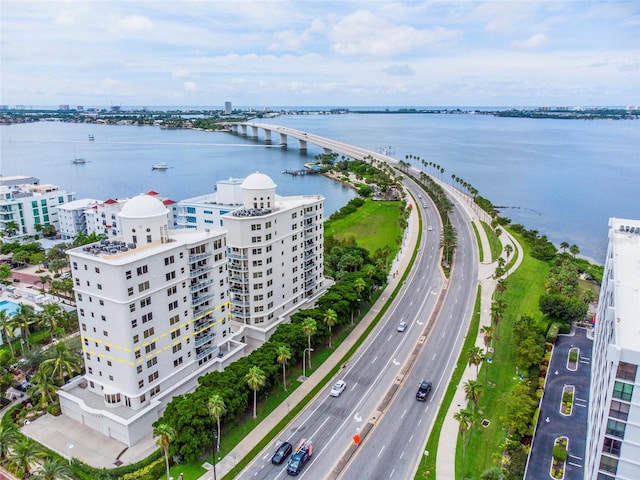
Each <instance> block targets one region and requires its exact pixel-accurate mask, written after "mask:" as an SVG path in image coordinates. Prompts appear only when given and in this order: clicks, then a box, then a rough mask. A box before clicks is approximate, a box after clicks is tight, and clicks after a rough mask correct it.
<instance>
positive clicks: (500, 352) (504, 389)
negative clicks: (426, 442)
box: [465, 235, 549, 478]
mask: <svg viewBox="0 0 640 480" xmlns="http://www.w3.org/2000/svg"><path fill="white" fill-rule="evenodd" d="M516 238H517V239H518V241H520V242H521V245H522V246H523V249H524V252H523V255H524V259H523V262H522V264H521V265H520V268H519V269H518V270H517V271H516V272H515V273H514V274H512V275H510V276H509V277H508V280H507V290H506V291H505V293H504V299H505V301H506V304H507V308H506V312H505V315H504V318H503V319H502V321H501V323H500V327H499V336H498V338H497V339H495V340H494V348H495V352H494V357H493V362H492V363H491V364H489V365H487V364H484V365H483V367H482V369H481V371H480V376H479V380H480V381H481V382H482V383H486V382H485V369H487V367H488V371H487V372H486V374H487V381H488V383H489V385H490V388H485V389H484V390H483V395H482V397H481V398H480V402H479V404H478V409H479V411H480V412H481V415H480V417H481V419H482V418H486V419H489V420H490V422H491V423H490V425H489V426H488V427H486V428H485V427H481V426H476V427H474V429H473V431H472V434H471V438H470V441H469V445H468V446H467V452H470V453H468V454H467V459H466V468H465V476H468V477H469V478H479V477H480V474H481V473H482V472H483V471H484V470H485V469H487V468H489V467H491V466H492V465H494V464H495V460H494V459H495V458H496V456H499V455H500V453H501V450H500V445H501V444H502V442H503V441H504V440H505V438H506V433H507V432H506V430H505V429H504V427H503V424H502V421H501V418H500V417H501V415H502V405H503V404H504V400H505V398H506V397H507V395H508V394H509V392H510V391H511V389H512V388H513V386H514V385H515V383H516V363H515V352H514V345H513V344H512V328H513V324H514V322H515V321H516V320H517V319H518V318H520V317H521V316H522V315H524V314H527V315H530V316H531V317H533V318H534V319H536V320H538V321H540V320H541V319H542V313H541V312H540V310H539V309H538V297H539V296H540V295H541V294H542V293H544V281H545V279H546V277H547V272H548V270H549V266H548V264H546V263H545V262H541V261H539V260H536V259H534V258H532V257H531V256H529V255H528V251H527V247H526V245H525V244H524V242H523V241H522V238H519V237H518V236H517V235H516Z"/></svg>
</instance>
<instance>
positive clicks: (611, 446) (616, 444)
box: [602, 437, 622, 457]
mask: <svg viewBox="0 0 640 480" xmlns="http://www.w3.org/2000/svg"><path fill="white" fill-rule="evenodd" d="M620 447H622V442H621V441H620V440H616V439H615V438H609V437H604V443H603V444H602V453H608V454H609V455H615V456H616V457H619V456H620Z"/></svg>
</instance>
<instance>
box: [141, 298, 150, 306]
mask: <svg viewBox="0 0 640 480" xmlns="http://www.w3.org/2000/svg"><path fill="white" fill-rule="evenodd" d="M149 305H151V297H147V298H143V299H142V300H140V308H144V307H147V306H149Z"/></svg>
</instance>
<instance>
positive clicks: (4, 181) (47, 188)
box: [0, 175, 74, 241]
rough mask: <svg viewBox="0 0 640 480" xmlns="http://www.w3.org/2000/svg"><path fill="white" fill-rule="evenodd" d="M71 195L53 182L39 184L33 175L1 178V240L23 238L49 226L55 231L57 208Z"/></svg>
mask: <svg viewBox="0 0 640 480" xmlns="http://www.w3.org/2000/svg"><path fill="white" fill-rule="evenodd" d="M73 195H74V194H73V193H72V192H67V191H64V190H60V189H59V188H58V187H57V186H55V185H41V184H40V180H38V179H37V178H35V177H26V176H19V175H16V176H7V177H1V178H0V231H1V232H2V233H3V236H4V238H5V240H6V241H22V240H25V239H26V238H27V237H28V236H30V235H31V236H34V235H38V234H39V233H40V232H39V230H40V229H41V227H46V226H49V225H53V226H54V227H55V228H56V230H58V229H59V228H60V224H59V221H58V207H59V206H60V205H63V204H65V203H68V202H71V201H72V200H73Z"/></svg>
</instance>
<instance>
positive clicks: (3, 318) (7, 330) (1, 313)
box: [0, 310, 16, 357]
mask: <svg viewBox="0 0 640 480" xmlns="http://www.w3.org/2000/svg"><path fill="white" fill-rule="evenodd" d="M14 326H15V322H14V320H13V318H12V317H11V315H9V313H8V312H7V311H6V310H0V333H2V338H3V339H4V343H8V344H9V349H10V350H11V356H12V357H15V356H16V352H15V350H14V349H13V332H14V331H15V329H14Z"/></svg>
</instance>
